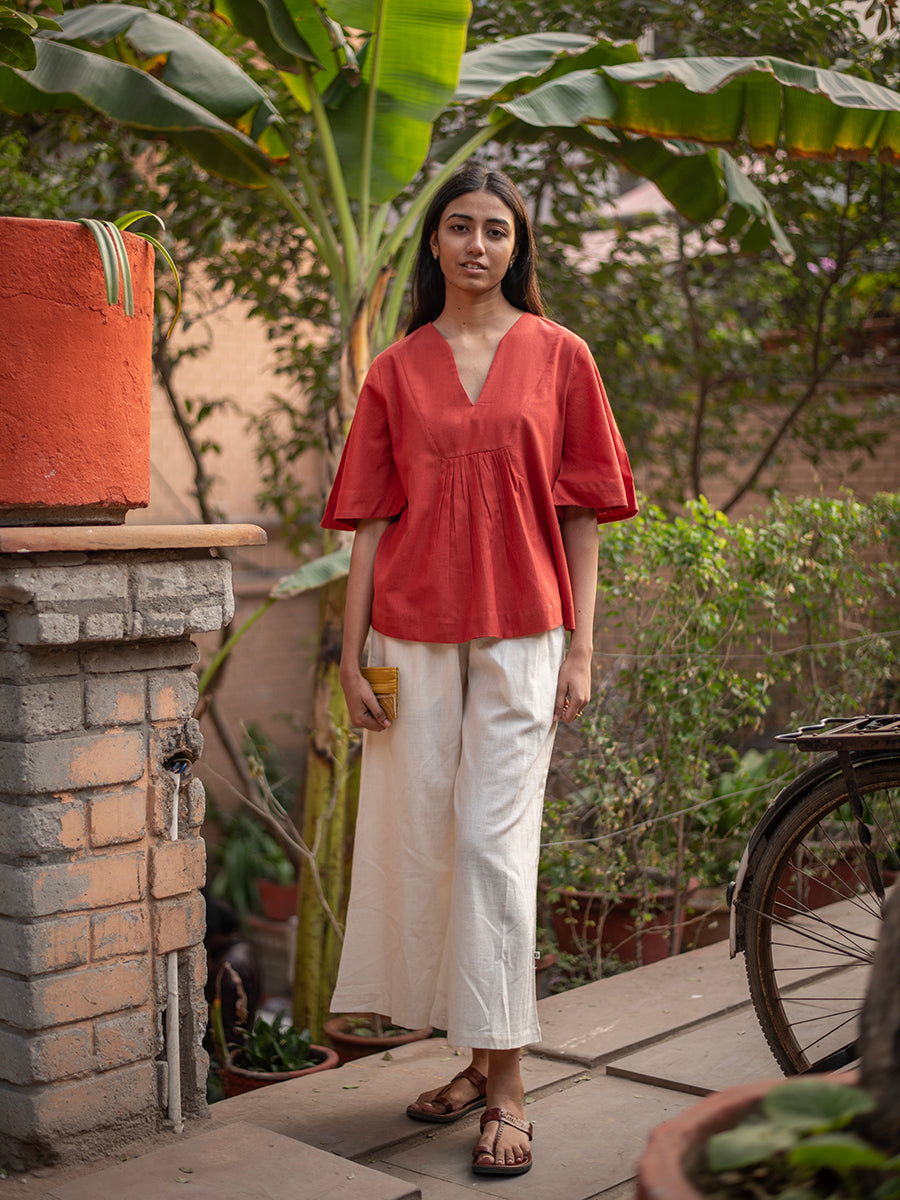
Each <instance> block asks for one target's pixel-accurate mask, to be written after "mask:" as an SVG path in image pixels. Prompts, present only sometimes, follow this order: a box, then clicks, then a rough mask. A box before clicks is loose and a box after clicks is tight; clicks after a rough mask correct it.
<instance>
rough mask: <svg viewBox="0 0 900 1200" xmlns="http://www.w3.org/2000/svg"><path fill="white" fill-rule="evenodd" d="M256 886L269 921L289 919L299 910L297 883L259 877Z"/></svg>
mask: <svg viewBox="0 0 900 1200" xmlns="http://www.w3.org/2000/svg"><path fill="white" fill-rule="evenodd" d="M256 887H257V890H258V892H259V901H260V904H262V910H263V916H264V917H265V918H266V920H267V921H289V920H290V919H291V917H293V916H295V915H296V912H297V884H296V883H276V882H275V881H274V880H272V879H257V881H256Z"/></svg>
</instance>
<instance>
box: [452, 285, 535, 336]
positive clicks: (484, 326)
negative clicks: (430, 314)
mask: <svg viewBox="0 0 900 1200" xmlns="http://www.w3.org/2000/svg"><path fill="white" fill-rule="evenodd" d="M520 312H521V310H520V309H518V308H516V307H515V305H513V304H510V302H509V301H508V300H507V299H506V297H505V296H504V295H503V293H502V291H501V290H500V289H499V288H497V290H496V291H495V292H491V293H490V294H489V295H486V296H471V295H468V294H467V293H465V292H459V291H457V290H456V289H454V288H449V287H448V289H447V295H446V299H445V300H444V307H443V309H442V310H441V315H440V316H439V317H438V318H437V320H436V321H435V322H434V323H435V325H438V326H439V327H440V328H441V329H442V330H444V331H447V330H449V331H457V330H459V331H462V330H466V331H468V332H476V333H490V332H491V331H492V330H494V329H499V328H503V327H507V326H509V324H510V322H511V321H512V320H514V319H515V318H516V317H518V316H519V315H520Z"/></svg>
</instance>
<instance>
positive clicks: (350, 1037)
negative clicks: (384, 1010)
mask: <svg viewBox="0 0 900 1200" xmlns="http://www.w3.org/2000/svg"><path fill="white" fill-rule="evenodd" d="M374 1015H375V1014H374V1013H350V1014H347V1013H339V1014H336V1015H335V1016H333V1017H329V1018H328V1020H327V1021H326V1022H325V1024H324V1025H323V1026H322V1028H323V1029H324V1030H325V1032H326V1034H327V1035H328V1036H329V1037H334V1036H336V1037H337V1038H339V1039H340V1040H341V1041H347V1042H349V1043H350V1044H351V1045H358V1046H383V1045H391V1044H397V1045H400V1044H402V1043H403V1042H411V1041H424V1039H425V1038H427V1037H431V1035H432V1033H433V1032H434V1027H433V1026H432V1025H423V1026H421V1028H419V1029H407V1030H406V1032H405V1033H396V1034H384V1035H383V1036H382V1037H379V1036H378V1035H377V1034H372V1035H371V1036H366V1035H365V1034H358V1033H350V1032H349V1030H347V1029H346V1028H345V1026H346V1025H347V1024H349V1021H350V1018H351V1017H374Z"/></svg>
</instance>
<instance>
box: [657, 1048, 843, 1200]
mask: <svg viewBox="0 0 900 1200" xmlns="http://www.w3.org/2000/svg"><path fill="white" fill-rule="evenodd" d="M821 1078H823V1079H837V1080H839V1081H841V1082H843V1083H848V1084H853V1083H858V1082H859V1073H858V1072H857V1071H846V1072H843V1073H841V1074H839V1075H830V1076H828V1075H825V1076H821ZM784 1083H785V1079H784V1077H783V1076H782V1077H781V1078H779V1079H768V1080H765V1081H764V1082H762V1083H746V1084H741V1085H740V1086H738V1087H732V1088H725V1090H724V1091H721V1092H713V1093H712V1095H710V1096H706V1097H705V1098H704V1099H703V1100H701V1101H700V1103H699V1104H695V1105H694V1106H693V1107H692V1108H688V1109H686V1110H685V1111H684V1112H683V1113H679V1115H678V1116H677V1117H673V1118H672V1120H671V1121H666V1122H665V1123H664V1124H663V1125H657V1127H656V1128H655V1129H654V1130H652V1131H651V1133H650V1137H649V1138H648V1140H647V1147H646V1149H645V1150H644V1153H643V1155H642V1156H641V1159H640V1162H639V1163H638V1174H637V1188H636V1191H635V1200H704V1193H703V1192H700V1191H698V1190H697V1188H696V1186H695V1185H694V1184H693V1183H692V1181H691V1172H692V1171H693V1169H694V1168H695V1166H697V1165H699V1164H700V1163H701V1162H702V1161H703V1155H704V1151H705V1148H706V1143H707V1142H708V1141H709V1139H710V1138H711V1137H712V1135H713V1134H714V1133H721V1132H722V1130H724V1129H732V1128H733V1127H734V1126H735V1125H737V1124H738V1123H739V1122H740V1121H741V1120H742V1119H743V1118H744V1117H745V1116H746V1114H747V1113H748V1112H749V1111H750V1109H751V1108H753V1106H754V1105H755V1104H758V1103H759V1101H760V1100H761V1099H762V1098H763V1096H765V1095H766V1093H767V1092H769V1091H771V1089H772V1088H776V1087H781V1086H782V1085H783V1084H784Z"/></svg>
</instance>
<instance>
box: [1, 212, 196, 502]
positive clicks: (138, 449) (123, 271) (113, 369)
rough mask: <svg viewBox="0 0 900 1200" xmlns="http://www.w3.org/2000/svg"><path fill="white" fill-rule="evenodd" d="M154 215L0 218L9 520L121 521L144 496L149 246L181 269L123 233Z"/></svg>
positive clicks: (4, 496) (142, 238)
mask: <svg viewBox="0 0 900 1200" xmlns="http://www.w3.org/2000/svg"><path fill="white" fill-rule="evenodd" d="M148 216H151V217H152V216H153V214H150V213H145V212H141V213H129V214H128V215H127V216H125V217H122V218H120V219H119V221H118V222H108V221H104V222H97V221H93V220H91V219H88V220H87V221H86V222H84V223H79V222H75V221H43V220H31V219H28V218H24V217H0V261H2V262H3V273H2V277H0V327H2V329H3V352H4V371H3V386H2V388H0V424H2V426H3V429H4V433H5V436H4V437H3V439H2V441H0V519H2V522H3V523H4V524H7V525H10V524H34V523H35V522H36V520H38V521H40V522H43V523H45V524H61V523H105V524H112V523H120V522H122V521H124V519H125V514H126V512H127V511H128V509H130V508H138V507H144V506H146V504H147V503H148V500H149V482H150V449H149V447H150V383H151V349H152V335H153V320H154V278H153V272H154V255H153V247H155V248H156V249H157V250H159V251H160V252H161V253H162V254H163V255H164V257H165V258H166V260H167V261H168V262H169V264H170V266H172V269H173V270H174V264H172V260H171V258H170V257H169V255H168V253H167V252H166V251H165V250H164V249H163V247H162V246H161V245H160V244H159V242H158V241H156V239H155V238H152V237H150V236H149V235H146V234H142V235H137V234H131V233H124V234H123V232H122V230H123V229H124V228H126V227H127V226H128V225H129V224H131V223H133V222H134V221H136V220H138V219H139V218H141V217H148ZM154 219H158V218H154ZM160 224H161V222H160ZM120 278H121V293H122V295H123V297H124V303H123V304H119V303H118V297H119V293H120ZM176 284H177V286H178V288H179V290H180V284H179V283H178V278H177V272H176ZM104 297H105V300H104ZM35 416H38V417H39V419H38V420H34V419H32V418H34V417H35Z"/></svg>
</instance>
